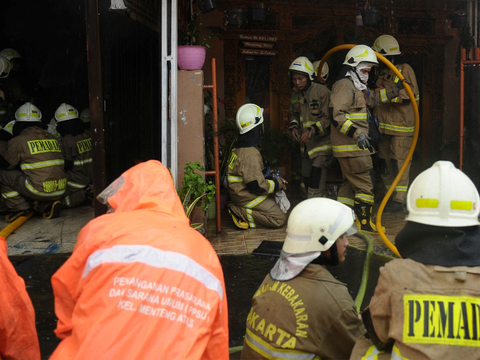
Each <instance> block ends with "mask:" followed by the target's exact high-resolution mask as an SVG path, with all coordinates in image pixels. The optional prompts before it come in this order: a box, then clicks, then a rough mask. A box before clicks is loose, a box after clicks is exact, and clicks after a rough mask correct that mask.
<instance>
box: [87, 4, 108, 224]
mask: <svg viewBox="0 0 480 360" xmlns="http://www.w3.org/2000/svg"><path fill="white" fill-rule="evenodd" d="M85 15H86V26H87V61H88V89H89V97H90V116H91V129H92V146H93V185H94V187H95V192H96V194H98V193H100V192H101V191H102V190H103V189H105V187H106V186H107V177H106V171H105V136H104V131H105V128H104V125H103V85H102V59H101V49H100V26H99V19H98V0H86V1H85ZM105 212H106V207H105V205H103V204H101V203H99V202H98V201H95V216H99V215H102V214H105Z"/></svg>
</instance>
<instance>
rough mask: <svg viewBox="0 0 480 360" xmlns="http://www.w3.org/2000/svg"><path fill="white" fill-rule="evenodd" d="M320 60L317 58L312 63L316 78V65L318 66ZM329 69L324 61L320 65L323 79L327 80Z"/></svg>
mask: <svg viewBox="0 0 480 360" xmlns="http://www.w3.org/2000/svg"><path fill="white" fill-rule="evenodd" d="M320 62H321V60H317V61H315V62H314V63H313V68H314V69H315V77H317V78H318V67H319V66H320ZM329 71H330V68H329V67H328V64H327V63H326V62H324V63H323V66H322V75H321V76H322V79H323V81H327V79H328V73H329Z"/></svg>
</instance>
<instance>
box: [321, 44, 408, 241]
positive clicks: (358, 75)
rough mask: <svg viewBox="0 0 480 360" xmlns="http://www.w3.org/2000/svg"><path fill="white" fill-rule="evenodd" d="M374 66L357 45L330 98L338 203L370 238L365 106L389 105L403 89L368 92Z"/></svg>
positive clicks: (370, 174) (372, 228)
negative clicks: (352, 212) (338, 177)
mask: <svg viewBox="0 0 480 360" xmlns="http://www.w3.org/2000/svg"><path fill="white" fill-rule="evenodd" d="M377 65H378V61H377V56H376V55H375V52H374V51H373V50H372V49H371V48H370V47H368V46H366V45H357V46H355V47H353V48H352V49H350V51H349V52H348V53H347V56H346V58H345V61H344V62H343V68H342V70H341V72H340V75H339V77H338V80H337V82H336V83H335V84H334V85H333V88H332V96H331V97H330V107H331V110H332V111H333V119H332V125H333V126H332V148H333V155H334V156H335V157H336V158H337V160H338V162H339V163H340V167H341V169H342V174H343V184H342V186H341V187H340V189H339V192H338V197H337V200H338V201H340V202H342V203H344V204H345V205H348V206H350V207H351V208H354V210H355V214H356V216H357V219H358V224H357V225H358V226H359V227H360V228H361V231H363V232H367V233H373V234H375V233H377V229H376V227H375V224H374V223H373V221H372V219H371V214H372V206H373V202H374V198H373V163H372V158H371V155H372V154H373V153H375V149H374V147H373V145H372V144H370V141H369V140H370V138H369V137H368V131H369V125H368V121H367V105H368V106H370V107H373V106H376V105H378V104H380V103H382V102H387V101H389V99H392V98H394V97H395V96H397V95H398V89H399V87H400V86H402V85H401V84H400V83H399V84H397V86H396V87H395V86H390V84H386V85H385V87H384V88H383V87H380V88H377V89H375V90H370V89H368V88H367V81H368V76H369V73H370V70H371V69H372V67H373V66H377Z"/></svg>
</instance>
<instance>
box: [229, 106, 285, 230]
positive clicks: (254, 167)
mask: <svg viewBox="0 0 480 360" xmlns="http://www.w3.org/2000/svg"><path fill="white" fill-rule="evenodd" d="M236 123H237V127H238V129H239V131H240V135H239V137H238V140H237V142H236V143H235V145H234V146H235V147H234V149H233V150H232V154H231V156H230V158H229V160H228V165H227V180H228V192H229V194H230V199H231V200H232V202H233V204H231V206H230V207H229V209H228V211H229V213H230V215H231V216H232V219H233V222H234V223H235V225H236V226H237V227H238V228H240V229H243V230H246V229H248V228H255V227H257V225H263V226H267V227H280V226H282V225H283V224H284V223H285V221H286V220H287V216H286V215H285V213H284V212H283V211H282V210H281V209H280V207H279V206H278V205H277V204H276V202H275V200H274V196H275V194H276V193H277V192H278V191H280V190H283V189H284V188H285V184H286V181H285V180H284V179H282V178H281V177H279V178H276V179H273V178H272V177H271V176H270V174H265V175H267V177H265V175H264V173H263V170H264V165H263V159H262V155H261V154H260V151H259V150H258V146H259V145H260V144H261V142H262V136H263V109H262V108H261V107H259V106H258V105H255V104H245V105H242V106H241V107H240V108H239V109H238V111H237V116H236Z"/></svg>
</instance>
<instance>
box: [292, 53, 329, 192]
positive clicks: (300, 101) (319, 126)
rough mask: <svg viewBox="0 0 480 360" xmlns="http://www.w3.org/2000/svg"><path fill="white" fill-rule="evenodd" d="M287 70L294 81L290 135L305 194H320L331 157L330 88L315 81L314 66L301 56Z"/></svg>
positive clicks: (323, 187) (323, 190) (322, 190)
mask: <svg viewBox="0 0 480 360" xmlns="http://www.w3.org/2000/svg"><path fill="white" fill-rule="evenodd" d="M288 72H289V75H290V79H291V81H292V83H293V85H294V86H293V92H292V98H291V102H290V110H289V118H290V124H289V131H290V133H291V135H292V139H293V140H294V141H297V142H299V143H300V151H301V158H302V180H303V184H304V186H305V188H306V191H307V197H308V198H312V197H323V196H324V195H325V187H326V183H327V175H328V174H327V172H328V166H329V165H328V164H329V163H330V159H331V157H332V145H331V142H330V115H329V110H328V105H329V102H330V90H329V89H328V88H327V87H326V86H324V85H322V84H320V83H318V82H315V81H314V80H315V69H314V66H313V64H312V63H311V62H310V60H308V59H307V58H306V57H304V56H301V57H299V58H297V59H295V60H294V61H293V62H292V64H291V65H290V67H289V69H288Z"/></svg>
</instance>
